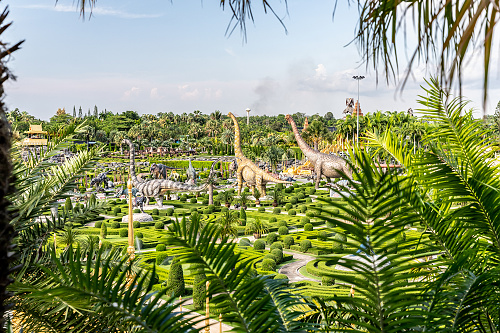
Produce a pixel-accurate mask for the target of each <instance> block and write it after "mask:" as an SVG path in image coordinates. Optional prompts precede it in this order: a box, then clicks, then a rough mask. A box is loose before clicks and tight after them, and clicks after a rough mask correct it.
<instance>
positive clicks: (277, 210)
mask: <svg viewBox="0 0 500 333" xmlns="http://www.w3.org/2000/svg"><path fill="white" fill-rule="evenodd" d="M273 214H281V208H279V207H276V208H274V209H273Z"/></svg>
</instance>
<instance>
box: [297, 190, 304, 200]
mask: <svg viewBox="0 0 500 333" xmlns="http://www.w3.org/2000/svg"><path fill="white" fill-rule="evenodd" d="M305 197H306V195H305V194H304V193H303V192H299V193H297V199H299V200H302V199H304V198H305Z"/></svg>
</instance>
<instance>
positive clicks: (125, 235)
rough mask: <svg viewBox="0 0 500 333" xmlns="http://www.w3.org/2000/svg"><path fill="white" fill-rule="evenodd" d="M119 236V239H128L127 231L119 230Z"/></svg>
mask: <svg viewBox="0 0 500 333" xmlns="http://www.w3.org/2000/svg"><path fill="white" fill-rule="evenodd" d="M119 235H120V237H128V229H120V231H119Z"/></svg>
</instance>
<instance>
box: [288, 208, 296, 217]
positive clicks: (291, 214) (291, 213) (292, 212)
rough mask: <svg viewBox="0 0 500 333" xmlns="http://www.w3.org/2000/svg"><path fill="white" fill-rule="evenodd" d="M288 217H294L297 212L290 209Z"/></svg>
mask: <svg viewBox="0 0 500 333" xmlns="http://www.w3.org/2000/svg"><path fill="white" fill-rule="evenodd" d="M288 215H290V216H295V215H297V212H296V211H295V209H290V210H289V211H288Z"/></svg>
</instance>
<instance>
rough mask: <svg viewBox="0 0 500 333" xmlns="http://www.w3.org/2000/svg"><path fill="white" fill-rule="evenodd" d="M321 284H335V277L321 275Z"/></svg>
mask: <svg viewBox="0 0 500 333" xmlns="http://www.w3.org/2000/svg"><path fill="white" fill-rule="evenodd" d="M321 285H323V286H334V285H335V278H333V277H331V276H326V275H323V276H322V277H321Z"/></svg>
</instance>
